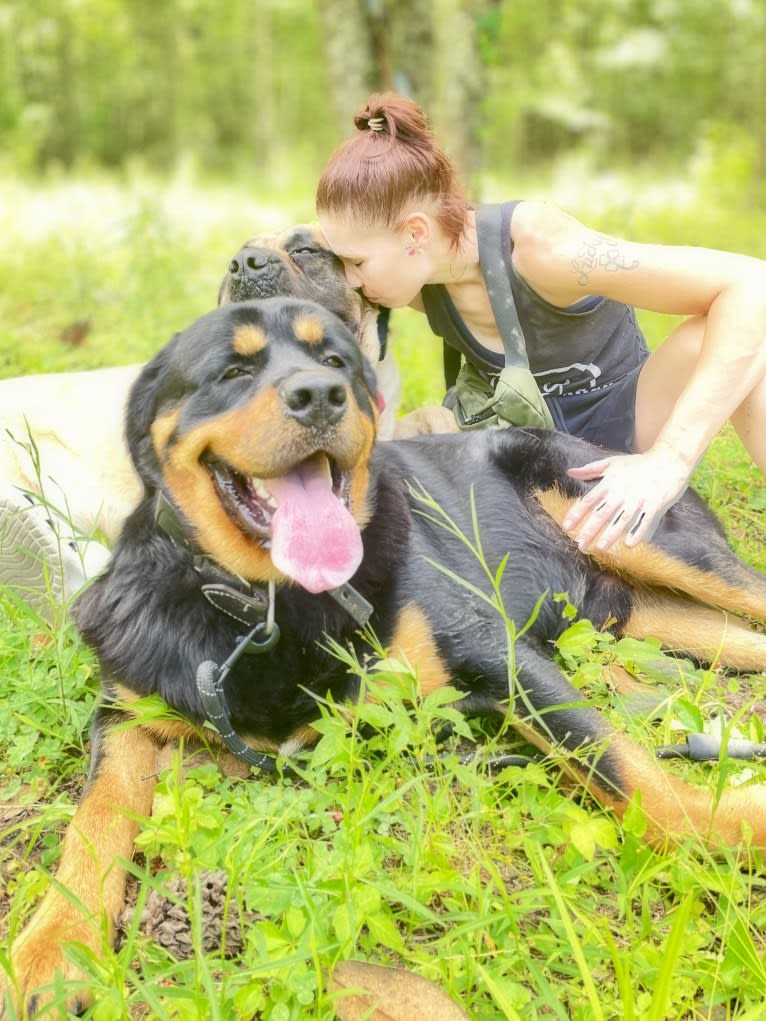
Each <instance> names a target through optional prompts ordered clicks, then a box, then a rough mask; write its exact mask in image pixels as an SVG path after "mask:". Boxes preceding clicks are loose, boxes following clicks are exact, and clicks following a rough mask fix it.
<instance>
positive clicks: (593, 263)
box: [572, 234, 638, 287]
mask: <svg viewBox="0 0 766 1021" xmlns="http://www.w3.org/2000/svg"><path fill="white" fill-rule="evenodd" d="M637 266H638V259H634V260H633V262H629V261H628V260H627V259H626V258H625V256H624V255H623V253H622V250H621V248H620V242H619V241H618V240H617V239H616V238H610V237H607V236H606V234H600V235H598V236H597V237H596V238H594V239H593V240H592V241H584V242H583V245H582V247H581V248H580V251H579V252H578V253H577V258H575V259H572V272H573V273H576V274H577V283H578V284H580V285H581V286H582V287H587V285H588V283H589V275H590V274H591V273H592V272H593V271H594V270H595V269H597V268H598V267H601V269H605V270H606V271H607V273H616V272H617V270H618V269H636V267H637Z"/></svg>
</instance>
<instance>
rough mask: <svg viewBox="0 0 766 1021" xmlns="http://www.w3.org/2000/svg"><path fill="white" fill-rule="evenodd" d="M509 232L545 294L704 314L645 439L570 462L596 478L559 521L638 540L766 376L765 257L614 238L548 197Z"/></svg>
mask: <svg viewBox="0 0 766 1021" xmlns="http://www.w3.org/2000/svg"><path fill="white" fill-rule="evenodd" d="M513 239H514V264H515V266H516V268H517V270H518V272H519V273H520V274H521V275H522V276H523V277H524V279H525V280H526V281H527V282H528V283H529V285H530V286H531V287H532V288H533V289H534V290H535V291H537V292H538V293H539V294H540V295H541V296H542V297H543V298H545V299H546V300H548V301H550V302H551V303H552V304H555V305H559V306H561V307H566V306H568V305H571V304H573V303H574V302H575V301H577V300H579V299H580V298H582V297H584V296H585V295H587V294H600V295H603V296H604V297H608V298H612V299H614V300H616V301H622V302H625V303H626V304H630V305H635V306H637V307H639V308H645V309H650V310H653V311H657V312H666V313H675V314H679V315H698V316H702V317H704V322H705V329H704V335H703V341H702V347H701V352H700V355H699V358H698V359H697V361H696V364H695V365H694V366H693V367H692V368H691V372H690V374H689V376H688V379H687V381H686V384H685V385H684V386H683V387H682V388H681V389H680V392H679V395H678V398H677V400H676V402H675V405H674V407H673V409H672V411H671V413H670V415H669V416H668V418H667V420H666V421H665V423H664V425H663V426H662V427H661V429H660V431H659V434H658V435H657V437H656V439H655V441H654V443H653V444H652V446H651V447H650V448H649V450H647V451H646V452H644V453H642V454H638V455H631V456H627V457H612V458H605V459H602V460H599V461H597V462H594V463H593V464H591V465H586V466H584V467H583V468H580V469H577V470H575V471H573V472H572V474H575V475H577V477H579V478H601V481H600V482H599V483H598V485H597V486H595V487H594V489H593V490H592V491H591V492H590V493H589V494H588V495H587V496H586V497H584V498H583V499H582V500H580V501H578V503H577V504H575V505H574V506H573V508H572V510H571V511H570V513H569V514H568V516H567V518H566V519H565V521H564V527H565V528H566V529H567V530H570V531H574V530H576V529H578V527H579V530H578V541H579V542H580V544H581V545H582V546H583V548H585V547H587V546H589V545H590V544H591V543H592V542H593V540H594V539H596V536H597V535H599V533H600V532H601V533H602V534H601V536H600V538H599V539H598V541H597V542H596V546H597V548H608V546H610V545H611V544H612V543H613V542H614V541H615V540H616V539H618V538H620V537H622V538H624V539H625V541H626V543H627V544H628V545H636V544H637V543H638V542H640V541H641V539H643V538H645V537H647V536H648V535H649V534H650V533H651V530H652V528H653V526H654V524H655V523H656V521H657V520H658V519H659V517H660V516H661V514H662V513H663V512H664V511H665V510H666V509H667V507H668V506H670V504H671V503H673V502H674V501H675V500H676V499H677V498H678V496H680V494H681V492H683V489H684V488H685V486H686V484H687V482H688V479H689V476H690V475H691V472H692V470H693V469H694V466H695V465H696V464H697V462H698V460H699V459H700V457H701V456H702V455H703V454H704V452H705V450H706V449H707V447H708V445H709V443H710V442H711V440H712V439H713V437H714V436H715V435H716V434H717V433H718V431H719V430H720V428H721V426H722V425H723V423H724V422H726V421H727V419H728V418H729V417H730V416H731V414H732V413H733V412H734V411H735V410H736V409H737V408H738V407H739V406H740V404H741V403H742V402H743V401H744V400H745V398H747V396H748V395H749V394H750V393H751V391H752V390H753V388H754V387H755V386H756V384H757V383H758V382H759V381H760V380H762V379H763V378H764V376H765V375H766V263H764V262H762V261H760V260H758V259H753V258H750V257H748V256H744V255H735V254H732V253H729V252H719V251H714V250H711V249H703V248H687V247H676V246H666V245H645V244H637V243H633V242H628V241H621V240H618V239H616V238H610V237H608V236H606V235H603V234H599V233H598V232H596V231H592V230H590V229H589V228H587V227H584V226H583V225H582V224H580V223H578V221H577V220H574V219H573V218H572V217H570V216H568V215H567V214H565V213H562V212H561V211H560V210H558V209H556V208H555V207H553V206H551V205H548V204H547V203H522V204H521V205H520V206H519V207H518V209H517V211H516V214H515V215H514V221H513ZM610 522H611V524H610ZM605 526H606V527H605ZM602 530H603V531H602Z"/></svg>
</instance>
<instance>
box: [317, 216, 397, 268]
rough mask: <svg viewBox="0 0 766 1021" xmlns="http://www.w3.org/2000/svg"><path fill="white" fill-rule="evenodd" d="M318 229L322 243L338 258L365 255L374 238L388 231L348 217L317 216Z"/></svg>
mask: <svg viewBox="0 0 766 1021" xmlns="http://www.w3.org/2000/svg"><path fill="white" fill-rule="evenodd" d="M319 230H320V233H321V235H322V237H323V239H324V243H325V244H326V245H327V247H328V248H329V249H330V251H331V252H333V254H335V255H337V256H338V258H340V259H355V258H358V257H359V256H362V255H366V254H367V252H368V251H369V248H370V245H371V243H372V242H373V240H374V239H375V238H380V235H381V234H386V233H388V232H387V231H385V230H384V229H383V228H377V229H376V228H374V227H370V226H369V224H364V223H363V222H362V221H361V220H359V221H354V220H353V219H351V218H349V217H343V219H340V218H337V217H332V216H320V217H319Z"/></svg>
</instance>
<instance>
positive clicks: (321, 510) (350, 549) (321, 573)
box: [267, 457, 362, 592]
mask: <svg viewBox="0 0 766 1021" xmlns="http://www.w3.org/2000/svg"><path fill="white" fill-rule="evenodd" d="M267 484H268V487H269V489H270V490H271V493H272V496H274V498H275V499H276V501H277V503H278V505H279V506H278V507H277V509H276V510H275V511H274V517H273V518H272V522H271V560H272V563H273V564H274V566H275V567H276V568H277V569H278V570H279V571H281V572H282V573H283V574H286V575H287V577H288V578H292V579H293V580H294V581H297V582H298V584H299V585H302V586H303V588H305V589H308V591H309V592H326V591H327V589H332V588H337V587H338V585H342V584H343V583H344V582H346V581H348V579H349V578H350V577H351V576H352V575H353V574H354V572H355V571H356V569H357V567H358V566H359V564H360V563H361V560H362V537H361V535H360V532H359V526H358V525H357V523H356V521H354V519H353V518H352V516H351V515H350V514H349V512H348V511H347V510H346V507H345V506H344V504H343V503H342V502H341V501H340V500H339V499H338V498H337V497H336V496H335V495H334V494H333V492H332V484H331V482H330V479H329V477H328V473H327V471H326V462H325V460H324V458H323V457H322V458H312V459H311V460H310V461H306V462H304V463H303V464H302V465H299V466H298V467H297V468H295V469H293V471H291V472H290V473H289V474H288V475H286V476H285V477H284V478H281V479H269V481H268V483H267Z"/></svg>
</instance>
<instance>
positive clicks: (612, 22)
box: [0, 0, 766, 198]
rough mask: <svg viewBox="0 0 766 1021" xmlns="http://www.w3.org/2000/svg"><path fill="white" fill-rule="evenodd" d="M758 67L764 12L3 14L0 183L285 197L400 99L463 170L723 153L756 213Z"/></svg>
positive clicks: (215, 9) (281, 8) (469, 1)
mask: <svg viewBox="0 0 766 1021" xmlns="http://www.w3.org/2000/svg"><path fill="white" fill-rule="evenodd" d="M765 58H766V0H736V2H733V0H612V2H610V3H608V4H604V3H603V2H602V0H536V2H534V3H533V2H531V0H458V2H457V3H448V2H447V0H418V2H417V3H415V2H414V0H413V2H412V3H407V4H402V3H401V2H400V0H376V2H374V3H373V2H372V0H311V2H305V0H251V2H247V3H235V2H233V0H164V2H162V3H156V2H152V0H4V2H1V3H0V153H2V154H4V155H2V156H0V167H1V166H2V162H4V163H5V164H6V170H8V169H10V168H15V169H20V170H22V171H27V172H29V171H35V172H37V171H49V170H51V169H52V168H57V167H63V168H65V169H71V168H73V167H79V168H80V169H82V168H83V167H85V168H91V169H92V168H93V167H95V166H98V167H109V168H114V167H125V166H126V165H127V166H130V165H135V164H136V163H138V164H139V165H141V166H144V167H148V168H149V169H152V170H160V171H167V170H171V169H175V168H177V166H178V163H179V161H182V160H191V161H192V162H193V163H194V165H195V166H197V167H199V168H201V169H202V170H204V171H207V172H215V173H223V174H225V175H227V176H228V175H231V174H232V173H233V172H234V168H235V167H236V168H238V169H239V170H240V171H244V170H246V171H247V173H249V174H250V175H251V180H252V181H254V182H261V183H264V184H267V185H268V186H269V187H271V188H272V189H277V188H281V187H282V186H284V184H285V183H286V182H288V181H291V180H294V179H295V177H296V175H299V176H300V179H301V180H302V181H305V180H307V179H313V177H315V175H316V173H317V172H318V171H319V169H320V167H321V165H322V163H323V162H324V160H325V159H326V157H327V154H328V153H329V152H330V150H331V149H332V147H333V146H334V144H335V143H336V142H337V141H338V140H339V138H340V137H342V136H343V135H345V134H346V133H347V132H348V130H350V128H351V123H350V119H349V117H348V112H349V111H350V110H353V109H354V108H355V107H356V106H357V105H358V104H360V103H361V101H362V100H363V99H364V96H365V94H366V91H368V90H371V89H374V88H379V87H387V86H393V87H395V88H398V89H399V90H400V91H410V92H411V93H412V94H414V96H415V98H416V99H418V100H419V101H420V102H421V103H424V104H425V106H426V109H427V110H428V111H429V112H430V113H431V114H432V115H433V119H434V121H435V125H436V127H437V130H438V131H439V133H440V135H442V136H443V137H444V140H445V143H446V144H448V146H449V144H450V141H451V140H453V141H454V142H455V144H456V145H459V146H462V147H463V148H464V149H465V148H466V147H467V148H468V149H470V157H466V158H464V159H462V160H461V159H460V156H461V153H456V154H455V155H456V156H457V157H458V162H460V163H462V165H463V166H467V167H470V169H471V172H472V173H473V172H478V171H483V172H485V173H486V172H489V173H493V174H498V175H506V174H507V173H509V171H511V170H512V169H514V168H516V167H520V166H523V167H525V168H527V169H529V167H530V166H533V165H535V164H536V163H538V162H539V161H541V160H542V161H544V160H549V159H551V158H552V157H560V156H561V155H562V154H563V153H571V152H573V151H578V152H581V153H583V152H584V153H587V155H588V158H589V159H590V160H591V161H592V163H593V164H594V165H595V166H596V167H608V166H613V165H615V164H623V165H624V164H625V163H626V162H630V163H647V162H648V163H650V164H651V165H653V166H655V167H657V166H658V165H662V164H665V165H667V164H668V163H672V164H673V165H674V166H676V167H678V166H679V165H680V163H681V162H683V161H686V160H688V159H692V158H693V159H695V160H705V159H706V158H709V157H710V154H711V151H713V152H715V153H718V152H720V153H721V154H722V156H721V158H723V159H724V160H725V162H726V163H727V166H728V168H729V170H730V171H731V172H732V173H733V174H735V176H736V177H737V178H738V181H739V184H740V186H741V187H743V188H744V189H745V190H747V191H749V192H753V194H751V196H750V197H751V198H752V197H753V195H754V196H755V197H756V198H763V192H762V183H763V174H764V169H765V168H766V59H765ZM469 65H470V67H469ZM463 94H470V97H471V98H470V102H466V103H464V102H463V100H462V99H461V95H463ZM450 110H452V114H450ZM466 111H470V116H471V124H470V125H469V128H468V131H467V132H466V131H465V127H464V125H462V124H461V123H460V117H461V116H465V112H466ZM341 113H342V118H340V119H339V115H340V114H341ZM464 135H465V137H463V136H464ZM458 136H460V137H459V138H458ZM462 155H463V156H465V153H463V154H462Z"/></svg>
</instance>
